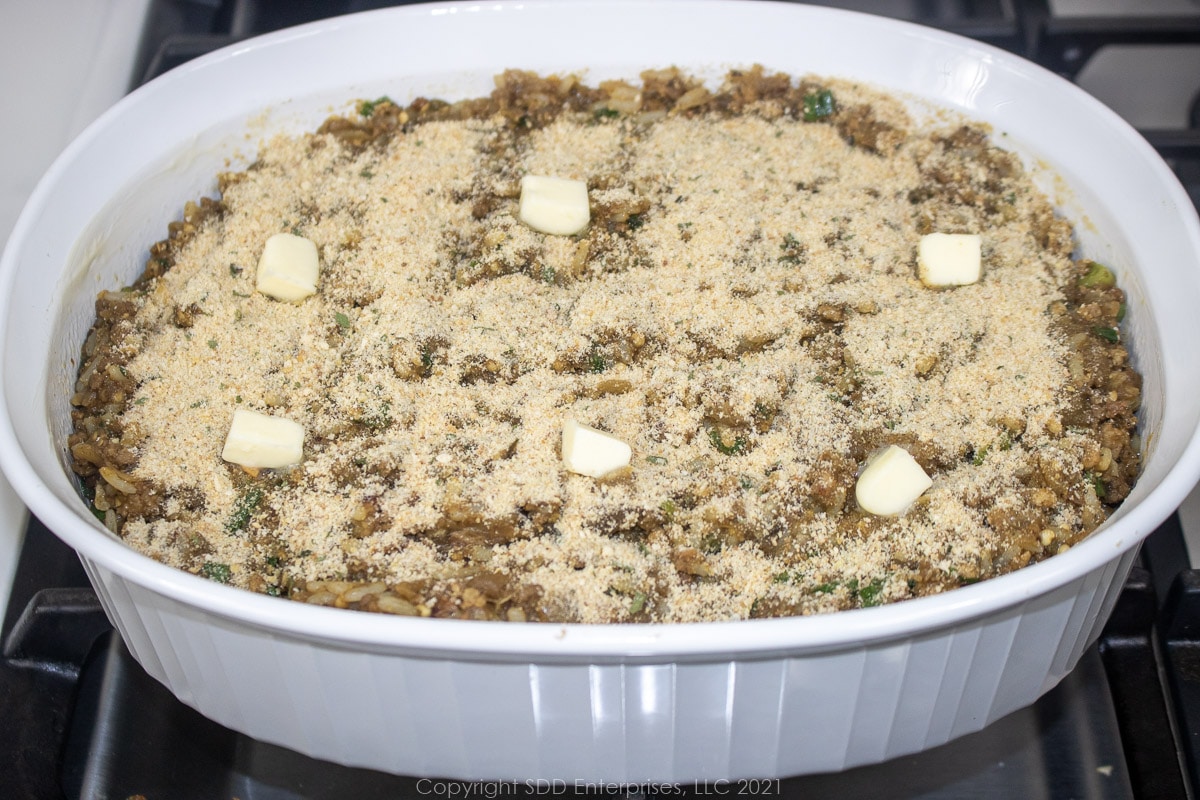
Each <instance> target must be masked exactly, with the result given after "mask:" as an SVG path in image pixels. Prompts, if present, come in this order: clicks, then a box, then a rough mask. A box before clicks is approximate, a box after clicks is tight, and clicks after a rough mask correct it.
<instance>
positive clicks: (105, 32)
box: [0, 0, 149, 617]
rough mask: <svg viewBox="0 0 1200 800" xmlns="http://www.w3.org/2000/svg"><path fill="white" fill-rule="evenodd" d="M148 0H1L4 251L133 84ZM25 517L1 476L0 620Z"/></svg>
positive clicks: (0, 232)
mask: <svg viewBox="0 0 1200 800" xmlns="http://www.w3.org/2000/svg"><path fill="white" fill-rule="evenodd" d="M148 6H149V0H55V2H51V3H47V2H37V3H33V2H27V1H26V0H0V18H2V19H3V20H4V22H3V24H2V25H0V108H4V109H6V112H5V120H4V124H3V125H0V247H2V246H3V244H4V243H5V242H6V241H7V240H8V235H9V233H10V232H11V231H12V227H13V225H14V224H15V223H16V221H17V217H18V215H19V214H20V212H21V207H22V206H23V205H24V204H25V199H26V198H27V197H28V196H29V194H30V193H31V192H32V191H33V188H34V186H35V185H37V181H38V178H40V177H41V175H42V173H44V172H45V171H46V169H47V168H48V167H49V166H50V164H51V162H52V161H53V160H54V158H55V156H57V155H58V154H59V152H61V151H62V149H63V148H64V147H66V146H67V144H68V143H70V141H71V140H72V139H73V138H75V136H76V135H77V134H79V133H80V132H81V131H82V130H83V129H84V128H85V127H87V125H88V123H90V122H91V121H92V120H93V119H95V118H96V117H98V116H99V115H100V114H101V113H102V112H103V111H104V110H105V109H106V108H108V107H109V106H111V105H112V104H113V103H114V102H116V101H117V100H118V99H120V97H121V96H122V95H123V94H124V93H125V92H126V90H127V89H128V87H129V81H130V76H131V73H132V71H133V60H134V56H135V55H136V53H137V44H138V39H139V38H140V36H141V32H142V24H143V21H144V20H145V17H146V9H147V7H148ZM13 109H20V112H19V113H17V112H14V111H13ZM27 513H28V512H27V511H26V510H25V506H24V505H23V504H22V503H21V501H20V499H18V498H17V496H16V494H15V493H14V492H13V490H12V488H11V487H10V486H9V485H8V482H7V481H5V480H4V479H3V478H0V617H2V616H3V613H4V608H5V606H6V605H7V601H8V594H9V589H10V587H11V585H12V576H13V571H14V570H15V569H16V560H17V554H18V553H19V552H20V546H21V539H22V536H23V534H24V530H25V518H26V514H27Z"/></svg>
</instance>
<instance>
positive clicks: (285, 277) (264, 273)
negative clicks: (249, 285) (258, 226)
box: [255, 233, 319, 303]
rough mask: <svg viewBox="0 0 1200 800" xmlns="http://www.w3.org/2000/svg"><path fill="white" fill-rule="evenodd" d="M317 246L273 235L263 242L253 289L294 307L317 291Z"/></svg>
mask: <svg viewBox="0 0 1200 800" xmlns="http://www.w3.org/2000/svg"><path fill="white" fill-rule="evenodd" d="M318 272H319V266H318V264H317V246H316V245H315V244H313V243H312V242H311V241H309V240H308V239H305V238H304V237H303V236H296V235H295V234H292V233H277V234H275V235H274V236H272V237H271V238H270V239H267V244H266V246H264V247H263V252H262V256H261V257H260V258H259V259H258V275H257V283H256V284H255V288H257V289H258V291H260V292H262V293H263V294H265V295H269V296H270V297H274V298H275V299H276V300H283V301H285V302H289V303H295V302H297V301H300V300H303V299H304V298H306V297H308V296H309V295H310V294H315V293H316V291H317V274H318Z"/></svg>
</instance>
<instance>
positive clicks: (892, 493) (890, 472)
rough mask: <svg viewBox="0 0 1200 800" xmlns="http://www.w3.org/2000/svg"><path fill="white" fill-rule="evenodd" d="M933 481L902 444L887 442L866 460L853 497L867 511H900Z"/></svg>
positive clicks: (885, 514)
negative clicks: (898, 445) (887, 443)
mask: <svg viewBox="0 0 1200 800" xmlns="http://www.w3.org/2000/svg"><path fill="white" fill-rule="evenodd" d="M932 485H933V481H932V480H930V478H929V476H928V475H926V474H925V470H923V469H921V465H920V464H918V463H917V460H916V459H915V458H913V457H912V455H910V454H909V452H908V451H907V450H905V449H904V448H903V447H897V446H896V445H894V444H893V445H889V446H888V447H886V448H884V449H883V450H881V451H880V452H878V453H876V454H875V455H874V456H872V457H871V458H870V459H868V460H867V465H866V468H865V469H863V471H862V474H860V475H859V476H858V482H857V483H856V484H855V485H854V498H855V499H856V500H857V501H858V506H859V508H861V509H862V510H863V511H866V512H867V513H868V514H875V515H876V516H881V517H894V516H897V515H899V514H903V513H904V511H905V510H906V509H907V508H908V507H909V506H910V505H912V503H913V501H914V500H916V499H917V498H918V497H920V496H921V495H922V494H924V493H925V490H926V489H928V488H929V487H930V486H932Z"/></svg>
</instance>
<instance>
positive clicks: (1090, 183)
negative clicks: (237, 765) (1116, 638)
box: [0, 0, 1200, 781]
mask: <svg viewBox="0 0 1200 800" xmlns="http://www.w3.org/2000/svg"><path fill="white" fill-rule="evenodd" d="M634 22H636V24H633V23H634ZM668 31H669V32H670V33H669V34H666V35H664V32H668ZM755 62H760V63H763V64H764V65H767V66H768V67H769V68H771V69H779V70H785V71H788V72H791V73H793V74H802V73H806V72H816V73H824V74H831V75H839V76H843V77H850V78H857V79H861V80H865V81H869V82H871V83H874V84H877V85H880V86H884V87H888V88H891V89H893V90H895V91H898V92H901V93H906V94H910V95H912V96H913V97H914V98H928V99H930V100H932V101H935V102H936V103H937V104H939V105H943V106H946V107H950V108H954V109H958V110H961V111H963V112H966V113H968V114H970V115H971V116H973V117H975V118H978V119H982V120H985V121H988V122H991V123H992V124H993V125H994V126H995V129H996V133H997V136H1000V137H1003V140H1004V142H1005V144H1006V145H1007V146H1010V147H1014V148H1016V149H1018V150H1019V151H1020V152H1023V153H1024V154H1026V155H1027V156H1029V158H1030V164H1031V165H1032V164H1033V163H1034V160H1035V159H1040V160H1041V161H1044V162H1045V163H1046V164H1049V165H1052V166H1053V168H1054V172H1055V173H1056V174H1057V175H1058V176H1060V177H1061V182H1059V181H1056V179H1055V177H1054V175H1053V174H1051V173H1049V172H1046V173H1044V174H1043V178H1044V180H1045V186H1046V187H1047V189H1048V190H1052V191H1054V193H1055V195H1056V197H1057V198H1058V200H1059V203H1060V206H1061V208H1062V210H1063V213H1065V214H1067V215H1068V216H1070V217H1072V218H1073V219H1076V220H1079V221H1081V222H1082V223H1083V224H1081V225H1080V226H1079V230H1080V238H1081V246H1082V248H1083V249H1084V251H1085V252H1086V253H1087V254H1088V255H1091V256H1093V257H1096V258H1098V259H1100V260H1103V261H1105V262H1106V263H1108V264H1111V265H1112V266H1113V267H1114V268H1115V269H1116V270H1117V272H1118V273H1119V275H1120V280H1121V283H1122V285H1123V286H1124V287H1126V288H1127V289H1128V291H1129V316H1128V333H1129V340H1130V341H1131V343H1132V344H1131V347H1132V349H1133V352H1134V356H1135V358H1136V361H1137V364H1138V366H1139V368H1140V369H1141V371H1142V372H1143V374H1144V376H1145V387H1144V388H1145V392H1144V394H1145V402H1144V408H1143V425H1144V428H1145V432H1146V438H1147V441H1148V442H1149V445H1148V457H1147V461H1146V470H1145V474H1144V477H1143V478H1142V480H1141V481H1140V482H1139V484H1138V486H1137V487H1136V488H1135V490H1134V493H1133V494H1132V495H1131V496H1130V499H1129V500H1128V501H1127V502H1126V504H1125V505H1124V506H1123V507H1122V509H1121V510H1120V511H1119V512H1118V513H1117V514H1116V515H1114V518H1113V519H1112V520H1111V521H1110V523H1109V524H1108V525H1106V526H1105V527H1104V528H1103V529H1102V530H1100V531H1098V532H1097V533H1096V534H1094V535H1093V536H1092V537H1090V538H1089V539H1088V540H1087V541H1085V542H1083V543H1081V544H1080V545H1079V546H1077V547H1075V548H1073V549H1072V550H1071V551H1070V552H1068V553H1066V554H1064V555H1062V556H1057V557H1055V558H1052V559H1049V560H1048V561H1045V562H1043V563H1041V564H1037V565H1034V566H1032V567H1029V568H1026V569H1024V570H1021V571H1018V572H1016V573H1013V574H1011V575H1007V576H1004V577H1002V578H998V579H995V580H991V581H985V582H983V583H980V584H977V585H974V586H969V587H966V588H963V589H959V590H956V591H953V592H949V593H946V594H944V595H940V596H937V597H930V598H923V599H920V600H914V601H910V602H906V603H902V604H898V605H893V606H885V607H880V608H872V609H865V610H861V611H852V612H845V613H840V614H835V615H827V616H822V617H812V618H803V619H782V620H756V621H752V622H737V623H713V624H703V625H657V626H604V625H601V626H571V625H567V626H563V625H534V624H530V625H514V624H496V623H471V622H457V621H442V620H420V619H398V618H393V617H388V616H383V615H371V614H355V613H352V612H343V611H338V610H335V609H326V608H311V607H306V606H303V605H300V604H290V603H286V602H281V601H279V600H276V599H272V598H268V597H264V596H258V595H252V594H249V593H246V592H241V591H238V590H235V589H231V588H229V587H226V586H221V585H217V584H215V583H212V582H209V581H205V580H203V579H201V578H197V577H194V576H191V575H186V574H183V573H180V572H177V571H175V570H172V569H169V568H167V567H164V566H162V565H159V564H157V563H155V562H152V561H150V560H149V559H146V558H144V557H142V556H140V555H138V554H136V553H134V552H132V551H130V550H129V549H127V548H125V547H124V546H123V545H122V544H121V543H120V542H119V541H117V540H115V539H114V538H112V537H110V536H109V535H107V534H106V533H105V532H104V531H103V529H102V528H101V527H100V526H98V525H97V524H96V523H95V522H94V520H93V519H92V518H91V515H90V514H89V513H88V512H87V511H86V510H85V509H84V507H83V505H82V503H81V502H80V501H79V500H78V499H77V497H76V495H75V490H74V487H73V484H72V482H71V480H70V479H69V477H68V475H67V470H66V467H65V465H64V457H63V450H62V448H63V444H62V443H63V440H64V438H65V433H66V430H67V423H68V420H67V406H66V398H67V397H68V395H69V390H70V386H71V384H72V380H73V379H72V374H73V371H74V363H75V362H74V358H75V355H76V353H77V352H78V347H79V343H80V341H81V340H82V337H83V334H84V332H85V331H86V329H87V327H88V325H89V324H90V321H91V313H92V312H91V304H92V300H93V298H94V295H95V292H96V291H97V290H99V289H100V288H103V287H111V286H115V285H121V284H123V283H127V282H128V281H129V280H130V279H131V278H132V277H133V276H134V275H135V274H136V273H137V271H139V270H140V268H141V265H142V263H143V261H144V253H145V248H146V245H147V243H149V242H151V241H154V240H156V239H158V238H160V237H161V232H162V231H163V230H165V227H166V224H167V222H168V221H170V219H171V218H172V217H174V216H176V215H177V214H178V209H179V208H180V205H181V203H182V201H183V200H184V199H188V198H193V197H195V196H198V195H200V194H205V193H208V194H212V193H213V192H214V191H215V185H214V179H213V176H214V175H215V173H216V172H217V171H218V170H219V169H224V168H225V166H224V160H225V159H226V158H232V159H233V161H234V162H235V163H238V162H240V163H245V162H246V161H248V160H249V159H251V158H252V157H253V150H254V144H255V141H256V139H257V137H258V136H259V135H260V134H262V133H265V132H267V131H273V130H277V129H281V128H282V129H288V130H303V129H309V128H312V127H315V125H316V124H317V123H318V122H319V121H320V120H321V119H322V118H323V117H324V116H325V115H327V114H328V113H329V111H330V109H331V108H334V107H336V108H344V107H346V104H347V101H348V99H349V98H355V97H375V96H378V95H380V94H384V93H386V94H388V95H389V96H391V97H394V98H397V99H401V98H409V97H411V96H414V95H416V94H424V95H426V96H430V95H433V96H438V95H440V96H444V97H447V98H454V97H461V96H469V95H475V94H481V93H484V92H486V91H488V90H489V88H490V84H491V75H492V74H493V73H495V72H498V71H500V70H501V69H503V68H507V67H512V66H520V67H523V68H529V69H535V70H539V71H543V72H545V71H567V70H571V71H578V70H580V69H583V68H586V69H587V70H588V77H589V78H590V79H592V80H598V79H601V78H604V77H609V76H623V77H636V74H637V73H638V72H639V71H640V70H641V69H643V68H645V67H650V66H663V65H668V64H677V65H680V66H683V67H686V68H687V69H689V71H692V72H694V73H698V74H703V75H710V76H717V75H720V74H721V73H722V72H724V70H725V69H727V68H728V67H730V66H747V65H750V64H752V63H755ZM182 98H186V101H182V100H181V99H182ZM164 109H169V113H165V112H164ZM264 109H265V110H266V111H265V113H264ZM247 131H250V133H249V134H247ZM1064 185H1065V186H1067V187H1070V190H1069V191H1068V190H1065V189H1063V188H1062V187H1063V186H1064ZM1198 264H1200V225H1198V224H1197V220H1196V217H1195V213H1194V211H1193V210H1192V207H1191V204H1190V202H1189V201H1188V199H1187V197H1186V195H1185V193H1184V192H1183V190H1182V189H1181V188H1180V187H1179V185H1178V183H1177V182H1176V181H1175V179H1174V177H1173V176H1172V175H1171V173H1170V170H1169V169H1168V168H1167V167H1166V166H1165V165H1164V164H1163V163H1162V161H1161V160H1160V159H1159V158H1158V157H1157V155H1156V154H1155V153H1154V152H1153V150H1152V149H1151V148H1150V147H1149V146H1148V145H1146V143H1145V142H1144V141H1142V140H1141V139H1140V138H1139V137H1138V136H1137V134H1136V133H1135V132H1134V131H1133V130H1132V129H1131V128H1129V127H1128V126H1127V125H1126V124H1125V123H1123V122H1122V121H1121V120H1120V119H1119V118H1117V117H1116V116H1115V115H1114V114H1112V113H1111V112H1109V111H1108V110H1107V109H1106V108H1104V107H1103V106H1102V105H1101V104H1099V103H1098V102H1096V101H1095V100H1093V99H1092V98H1090V97H1089V96H1087V95H1086V94H1084V93H1083V92H1081V91H1079V90H1077V89H1075V88H1074V87H1072V86H1070V85H1069V84H1067V83H1065V82H1063V81H1060V80H1059V79H1057V78H1055V77H1053V76H1051V75H1050V74H1048V73H1046V72H1044V71H1042V70H1040V69H1038V68H1036V67H1034V66H1032V65H1030V64H1028V63H1026V62H1023V61H1020V60H1018V59H1015V58H1014V57H1012V56H1011V55H1009V54H1006V53H1003V52H1001V51H998V50H995V49H992V48H989V47H986V46H984V45H980V44H978V43H974V42H971V41H968V40H964V39H959V38H956V37H953V36H949V35H947V34H943V33H939V32H935V31H931V30H928V29H924V28H919V27H915V26H911V25H906V24H903V23H896V22H893V21H887V20H882V19H877V18H872V17H867V16H861V15H856V14H849V13H845V12H837V11H832V10H827V9H820V8H813V7H802V6H795V5H790V4H774V3H745V2H732V3H725V2H716V1H714V2H690V1H689V0H666V1H663V2H655V1H653V0H652V1H651V2H644V1H639V2H634V1H633V0H628V1H626V2H610V3H603V2H561V1H559V2H525V3H517V2H512V3H506V2H499V3H488V4H474V3H468V4H457V5H456V4H445V5H431V6H413V7H407V8H401V9H394V10H391V11H387V12H372V13H369V14H365V15H360V16H357V17H349V18H342V19H338V20H330V21H325V22H321V23H317V24H314V25H311V26H306V27H303V28H299V29H295V30H292V31H286V32H281V33H278V34H274V35H270V36H267V37H263V38H261V39H258V40H254V41H251V42H245V43H242V44H239V45H236V46H234V47H232V48H229V49H227V50H224V51H221V52H219V53H216V54H213V55H211V56H208V57H205V58H202V59H200V60H198V61H195V62H192V63H190V64H188V65H185V66H184V67H183V68H181V69H179V70H177V71H175V72H173V73H172V74H170V75H168V76H165V77H164V78H162V79H159V80H157V81H155V82H153V83H151V84H149V85H147V86H146V87H143V88H142V89H139V90H138V91H137V92H135V93H133V94H132V95H130V96H129V97H127V98H126V99H125V100H123V101H122V102H121V103H119V104H118V105H117V106H116V107H114V108H113V109H112V110H111V111H110V112H108V113H107V114H105V115H104V116H103V117H102V118H101V119H100V120H99V121H98V122H97V123H96V124H95V125H93V126H92V127H91V128H89V129H88V131H87V132H85V133H84V135H83V136H82V137H81V138H80V139H78V140H77V141H76V142H75V143H74V144H73V145H72V146H71V147H70V148H69V149H68V150H67V151H66V152H65V153H64V154H63V156H62V157H61V158H60V159H59V160H58V161H57V162H56V163H55V165H54V166H53V167H52V168H51V170H50V172H49V173H48V174H47V176H46V178H45V179H44V180H43V182H42V183H41V184H40V185H39V187H38V189H37V190H36V191H35V193H34V195H33V198H32V199H31V200H30V203H29V205H28V207H27V208H26V211H25V212H24V214H23V215H22V217H21V219H20V220H19V222H18V223H17V227H16V229H15V231H14V233H13V237H12V240H11V242H10V246H9V247H8V249H7V250H6V251H5V254H4V257H3V260H2V261H0V297H3V298H4V301H3V302H4V306H3V308H2V309H0V334H2V336H3V341H2V342H0V378H2V380H3V395H2V401H3V410H4V414H3V417H2V420H3V421H2V423H0V463H2V464H3V467H4V469H5V471H6V473H7V474H8V476H9V478H10V480H11V481H12V483H13V485H14V486H15V487H16V489H17V490H18V492H19V493H20V494H21V496H22V497H23V498H24V500H25V501H26V502H27V503H28V504H29V506H30V507H31V508H32V509H33V510H34V511H35V512H36V513H37V514H38V515H39V516H40V517H41V518H42V519H43V520H44V521H45V522H46V523H47V524H48V525H49V526H50V527H51V529H53V530H55V531H56V532H57V533H58V534H59V535H60V536H62V537H63V538H64V539H65V540H67V541H68V542H69V543H70V544H72V545H73V546H74V547H76V548H77V549H79V550H80V551H81V553H82V554H83V557H84V561H85V564H86V566H87V568H88V571H89V573H90V575H91V576H92V579H93V581H94V583H95V584H96V587H97V590H98V592H99V594H100V595H101V597H102V599H103V602H104V605H105V608H106V609H107V611H108V613H109V615H110V617H112V619H113V621H114V623H115V624H116V625H117V627H118V628H119V629H120V631H121V633H122V635H123V636H124V637H125V640H126V642H127V643H128V644H129V646H130V649H131V650H132V651H133V653H134V654H135V656H136V657H137V658H138V660H139V661H140V662H141V663H142V664H143V665H144V666H145V667H146V668H147V670H148V671H149V672H150V673H151V674H153V675H154V676H156V677H157V678H158V679H160V680H162V681H163V682H164V683H165V684H166V685H167V686H168V687H170V688H171V690H172V691H174V692H175V693H176V694H177V695H178V696H179V697H181V698H182V699H183V700H184V701H185V702H188V703H190V704H192V705H194V706H195V707H196V708H198V709H199V710H201V711H202V712H203V713H205V714H207V715H209V716H211V717H213V718H214V719H216V720H218V721H220V722H222V723H223V724H225V725H227V726H229V727H231V728H234V729H237V730H240V731H244V732H246V733H249V734H250V735H252V736H255V737H258V738H260V739H263V740H266V741H271V742H276V743H280V744H284V745H286V746H289V747H292V748H294V749H297V750H300V751H302V752H305V753H309V754H312V755H317V756H320V757H323V758H327V759H332V760H335V761H340V762H344V763H349V764H357V765H365V766H371V767H375V768H379V769H385V770H392V771H396V772H403V773H410V774H426V775H440V776H444V777H463V778H484V777H491V778H498V777H510V778H514V777H524V778H566V779H574V778H589V779H599V778H604V779H607V780H615V781H634V780H688V779H692V778H700V777H708V778H716V777H733V776H750V775H754V776H770V775H791V774H798V773H801V772H813V771H820V770H828V769H838V768H842V767H846V766H850V765H854V764H862V763H869V762H872V761H877V760H880V759H884V758H888V757H892V756H896V755H899V754H902V753H906V752H911V751H914V750H918V749H922V748H925V747H929V746H932V745H935V744H939V743H941V742H944V741H947V740H948V739H950V738H953V737H955V736H958V735H961V734H963V733H967V732H969V731H973V730H977V729H978V728H980V727H982V726H983V725H986V724H987V723H988V722H990V721H992V720H995V719H997V718H998V717H1000V716H1002V715H1003V714H1005V713H1007V712H1009V711H1011V710H1014V709H1016V708H1018V707H1020V706H1022V705H1025V704H1028V703H1030V702H1032V701H1033V700H1035V699H1036V698H1037V697H1038V696H1039V695H1040V694H1041V693H1043V692H1044V691H1046V690H1047V689H1049V688H1050V687H1052V686H1053V685H1054V684H1055V683H1057V682H1058V681H1059V680H1060V679H1061V678H1062V676H1063V675H1065V674H1066V673H1067V672H1068V671H1069V670H1070V669H1071V668H1072V667H1073V666H1074V664H1075V663H1076V661H1077V659H1078V658H1079V655H1080V654H1081V653H1082V652H1083V650H1084V649H1085V648H1086V647H1087V645H1088V644H1089V643H1090V642H1091V641H1093V640H1094V638H1095V636H1096V635H1097V634H1098V632H1099V630H1100V626H1101V625H1102V623H1103V620H1104V618H1105V617H1106V616H1107V613H1108V611H1109V610H1110V608H1111V604H1112V602H1113V600H1114V598H1115V596H1116V592H1117V590H1118V589H1119V585H1120V582H1121V581H1122V580H1123V579H1124V576H1125V574H1126V572H1127V571H1128V569H1129V566H1130V564H1131V562H1132V559H1133V554H1134V548H1135V547H1136V545H1137V543H1138V542H1139V541H1140V540H1141V538H1142V537H1143V536H1145V535H1146V534H1148V533H1149V532H1150V531H1152V530H1153V529H1154V528H1155V527H1156V525H1157V524H1158V523H1159V522H1161V520H1162V519H1163V518H1165V516H1166V515H1167V514H1169V513H1170V512H1171V511H1172V510H1173V509H1174V508H1175V507H1176V506H1177V505H1178V504H1179V502H1180V500H1181V499H1182V498H1183V497H1184V495H1185V494H1186V493H1187V491H1188V490H1189V489H1190V488H1191V487H1192V486H1193V485H1194V484H1195V482H1196V479H1197V476H1198V475H1200V438H1198V436H1197V428H1198V423H1200V404H1197V403H1195V402H1194V399H1195V398H1196V397H1197V396H1200V360H1198V359H1196V358H1195V357H1194V353H1193V352H1192V348H1193V346H1194V343H1195V342H1197V341H1200V315H1198V314H1196V312H1195V310H1196V309H1197V308H1200V267H1198Z"/></svg>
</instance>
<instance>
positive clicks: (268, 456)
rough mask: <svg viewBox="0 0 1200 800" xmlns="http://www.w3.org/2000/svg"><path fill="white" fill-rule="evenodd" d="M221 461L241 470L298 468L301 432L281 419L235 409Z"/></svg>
mask: <svg viewBox="0 0 1200 800" xmlns="http://www.w3.org/2000/svg"><path fill="white" fill-rule="evenodd" d="M221 458H223V459H225V460H226V461H230V462H233V463H234V464H240V465H241V466H243V467H267V468H270V469H278V468H280V467H290V466H292V465H293V464H299V463H300V462H301V461H302V460H303V458H304V428H303V426H301V425H300V424H299V423H296V422H292V421H291V420H290V419H285V418H284V417H272V416H268V415H267V414H260V413H258V412H257V411H247V410H246V409H241V408H239V409H238V410H237V411H234V412H233V423H232V424H231V425H230V426H229V434H228V435H227V436H226V437H225V448H224V449H223V450H222V451H221Z"/></svg>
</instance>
